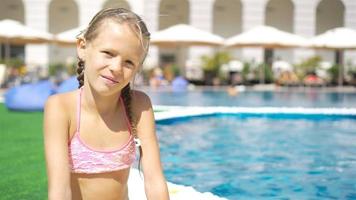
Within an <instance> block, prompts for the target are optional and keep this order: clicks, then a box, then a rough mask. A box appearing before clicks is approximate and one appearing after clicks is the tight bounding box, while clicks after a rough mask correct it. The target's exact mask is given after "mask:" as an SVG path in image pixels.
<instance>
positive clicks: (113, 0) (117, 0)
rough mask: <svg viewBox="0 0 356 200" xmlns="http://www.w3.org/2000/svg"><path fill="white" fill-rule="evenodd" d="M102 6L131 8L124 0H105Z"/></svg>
mask: <svg viewBox="0 0 356 200" xmlns="http://www.w3.org/2000/svg"><path fill="white" fill-rule="evenodd" d="M104 8H125V9H128V10H131V7H130V4H129V3H128V2H127V1H125V0H107V1H106V2H105V3H104V4H103V9H104Z"/></svg>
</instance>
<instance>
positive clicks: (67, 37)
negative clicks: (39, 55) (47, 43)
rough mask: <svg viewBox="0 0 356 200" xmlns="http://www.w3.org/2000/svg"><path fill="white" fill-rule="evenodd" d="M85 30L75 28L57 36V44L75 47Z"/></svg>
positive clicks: (82, 27)
mask: <svg viewBox="0 0 356 200" xmlns="http://www.w3.org/2000/svg"><path fill="white" fill-rule="evenodd" d="M83 30H85V26H80V27H77V28H73V29H70V30H67V31H64V32H61V33H58V34H56V35H55V41H56V43H58V44H60V45H75V44H76V42H77V37H78V36H79V35H80V34H81V33H82V31H83Z"/></svg>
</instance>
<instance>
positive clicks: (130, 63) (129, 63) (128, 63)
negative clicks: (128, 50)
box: [125, 60, 135, 67]
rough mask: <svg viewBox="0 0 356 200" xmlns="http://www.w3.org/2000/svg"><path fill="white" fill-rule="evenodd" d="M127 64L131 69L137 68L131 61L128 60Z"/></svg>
mask: <svg viewBox="0 0 356 200" xmlns="http://www.w3.org/2000/svg"><path fill="white" fill-rule="evenodd" d="M125 63H126V64H127V65H128V66H130V67H133V66H135V64H134V63H133V62H132V61H131V60H126V61H125Z"/></svg>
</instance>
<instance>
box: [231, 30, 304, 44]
mask: <svg viewBox="0 0 356 200" xmlns="http://www.w3.org/2000/svg"><path fill="white" fill-rule="evenodd" d="M307 44H308V43H307V40H306V39H305V38H303V37H301V36H298V35H295V34H292V33H288V32H285V31H281V30H279V29H277V28H274V27H270V26H256V27H254V28H252V29H250V30H248V31H246V32H243V33H241V34H238V35H236V36H233V37H231V38H228V39H227V40H226V41H225V46H226V47H264V48H283V47H284V48H285V47H304V46H306V45H307Z"/></svg>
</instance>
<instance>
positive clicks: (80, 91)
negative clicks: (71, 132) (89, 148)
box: [77, 87, 83, 133]
mask: <svg viewBox="0 0 356 200" xmlns="http://www.w3.org/2000/svg"><path fill="white" fill-rule="evenodd" d="M82 91H83V87H81V88H80V89H79V95H78V98H77V99H78V101H77V133H79V131H80V113H81V102H82Z"/></svg>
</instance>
